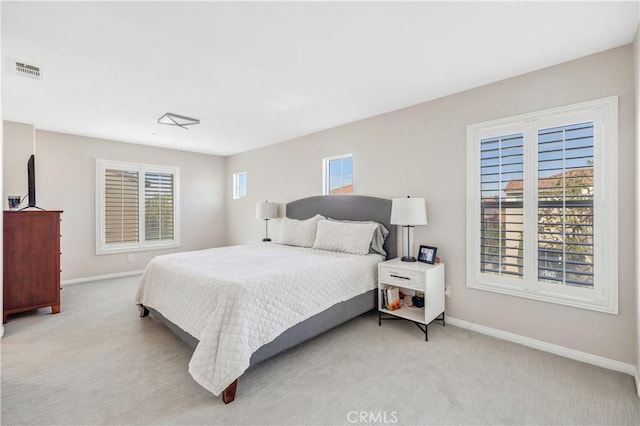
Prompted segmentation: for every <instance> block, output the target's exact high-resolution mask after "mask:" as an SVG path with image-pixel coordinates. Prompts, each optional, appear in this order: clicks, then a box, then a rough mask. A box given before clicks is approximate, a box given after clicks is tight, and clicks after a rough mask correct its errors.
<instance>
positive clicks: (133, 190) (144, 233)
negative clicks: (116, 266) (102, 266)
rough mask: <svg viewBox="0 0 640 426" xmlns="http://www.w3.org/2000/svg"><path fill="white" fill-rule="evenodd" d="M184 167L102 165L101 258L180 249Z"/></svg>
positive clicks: (99, 194)
mask: <svg viewBox="0 0 640 426" xmlns="http://www.w3.org/2000/svg"><path fill="white" fill-rule="evenodd" d="M177 182H178V168H177V167H169V166H155V165H148V164H136V163H123V162H116V161H108V160H96V186H97V187H96V193H97V196H96V204H97V205H96V224H97V226H96V234H97V238H96V254H108V253H117V252H128V251H136V250H150V249H160V248H169V247H178V245H179V241H178V194H177V188H178V183H177Z"/></svg>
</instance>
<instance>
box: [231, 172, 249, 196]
mask: <svg viewBox="0 0 640 426" xmlns="http://www.w3.org/2000/svg"><path fill="white" fill-rule="evenodd" d="M240 198H247V172H240V173H234V174H233V199H234V200H238V199H240Z"/></svg>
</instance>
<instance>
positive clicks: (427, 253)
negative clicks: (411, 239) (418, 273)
mask: <svg viewBox="0 0 640 426" xmlns="http://www.w3.org/2000/svg"><path fill="white" fill-rule="evenodd" d="M437 251H438V247H432V246H423V245H421V246H420V249H419V250H418V262H424V263H428V264H430V265H433V264H435V263H436V253H437Z"/></svg>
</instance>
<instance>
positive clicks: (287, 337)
mask: <svg viewBox="0 0 640 426" xmlns="http://www.w3.org/2000/svg"><path fill="white" fill-rule="evenodd" d="M316 214H321V215H323V216H325V217H327V218H332V219H341V220H372V221H375V222H378V223H381V224H383V225H384V226H385V227H386V228H387V229H388V230H389V236H388V237H387V239H386V241H385V244H384V249H385V251H386V252H387V259H392V258H394V257H396V253H397V236H396V228H395V226H394V225H391V223H389V222H390V218H391V200H386V199H382V198H375V197H366V196H361V195H324V196H315V197H309V198H303V199H300V200H296V201H292V202H290V203H288V204H287V205H286V215H287V217H289V218H292V219H301V220H304V219H308V218H310V217H313V216H315V215H316ZM376 298H377V291H376V290H375V289H372V290H370V291H368V292H367V293H364V294H362V295H359V296H356V297H354V298H352V299H349V300H345V301H344V302H341V303H338V304H336V305H334V306H332V307H330V308H328V309H326V310H324V311H322V312H320V313H318V314H316V315H314V316H312V317H311V318H308V319H306V320H304V321H302V322H301V323H299V324H296V325H295V326H293V327H291V328H289V329H288V330H286V331H285V332H283V333H282V334H281V335H280V336H278V337H277V338H275V339H274V340H272V341H271V342H270V343H268V344H266V345H264V346H262V347H260V348H259V349H258V350H257V351H255V352H254V353H253V355H252V356H251V361H250V367H251V366H253V365H256V364H258V363H260V362H262V361H265V360H267V359H269V358H271V357H273V356H275V355H278V354H280V353H282V352H284V351H286V350H288V349H290V348H292V347H294V346H297V345H299V344H300V343H302V342H305V341H307V340H309V339H311V338H313V337H315V336H317V335H319V334H322V333H324V332H326V331H328V330H330V329H332V328H334V327H336V326H338V325H340V324H343V323H345V322H347V321H349V320H350V319H353V318H355V317H357V316H359V315H362V314H363V313H365V312H368V311H370V310H372V309H375V308H376ZM150 311H151V312H152V313H153V315H154V317H156V318H158V319H159V320H160V321H161V322H162V323H163V324H165V325H166V326H167V327H168V328H169V329H170V330H171V331H173V332H174V333H175V334H177V335H178V337H179V338H180V339H182V340H183V341H184V342H185V343H186V344H187V345H188V346H189V347H191V349H195V347H196V346H197V344H198V340H197V339H196V338H195V337H193V336H191V335H190V334H188V333H186V332H184V331H183V330H181V329H180V328H179V327H178V326H176V325H175V324H173V323H172V322H170V321H169V320H167V319H166V318H164V317H163V316H162V314H160V313H159V312H157V311H155V310H154V309H151V308H147V307H144V306H141V307H140V316H141V317H145V316H147V315H149V312H150ZM237 385H238V379H236V380H234V381H233V383H231V384H230V385H229V386H228V387H227V388H226V389H225V390H224V391H223V392H222V400H223V401H224V403H225V404H228V403H230V402H231V401H233V400H234V398H235V393H236V388H237Z"/></svg>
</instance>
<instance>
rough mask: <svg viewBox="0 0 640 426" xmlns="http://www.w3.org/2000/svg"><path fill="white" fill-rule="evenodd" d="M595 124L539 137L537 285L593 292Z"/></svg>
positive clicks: (555, 130) (541, 133)
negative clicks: (578, 287)
mask: <svg viewBox="0 0 640 426" xmlns="http://www.w3.org/2000/svg"><path fill="white" fill-rule="evenodd" d="M593 132H594V127H593V122H586V123H578V124H573V125H567V126H560V127H553V128H548V129H541V130H539V131H538V279H540V280H543V281H546V282H550V283H556V284H561V285H577V286H584V287H588V288H593V266H594V263H593V256H594V252H593V250H594V246H593V224H594V223H593V197H594V187H593V183H594V179H593V178H594V173H593V164H594V152H593Z"/></svg>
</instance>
